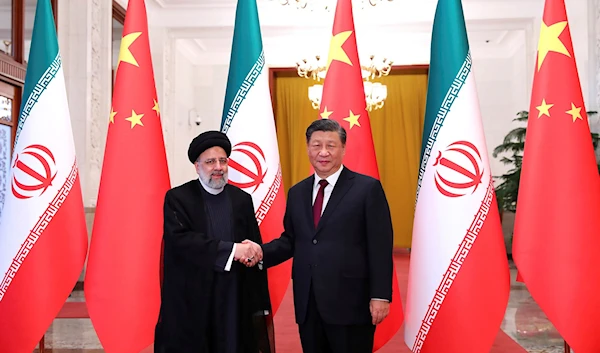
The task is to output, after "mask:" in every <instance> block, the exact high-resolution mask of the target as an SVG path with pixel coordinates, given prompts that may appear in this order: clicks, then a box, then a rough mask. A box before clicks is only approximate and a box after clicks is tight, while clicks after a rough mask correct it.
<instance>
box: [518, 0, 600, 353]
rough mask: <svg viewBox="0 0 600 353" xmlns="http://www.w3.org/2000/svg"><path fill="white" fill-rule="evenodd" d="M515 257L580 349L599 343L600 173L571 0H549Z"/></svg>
mask: <svg viewBox="0 0 600 353" xmlns="http://www.w3.org/2000/svg"><path fill="white" fill-rule="evenodd" d="M527 124H528V125H527V135H526V138H525V150H524V153H523V168H522V171H521V182H520V186H519V198H518V202H517V212H516V219H515V231H514V242H513V258H514V261H515V264H516V265H517V269H518V270H519V273H520V274H521V276H522V279H523V281H524V282H525V284H526V285H527V288H528V289H529V291H530V293H531V296H532V297H533V299H534V300H535V301H536V302H537V303H538V305H539V306H540V308H541V309H542V310H543V311H544V313H545V314H546V315H547V316H548V318H549V319H550V321H551V322H552V323H553V324H554V326H555V327H556V328H557V330H558V332H559V333H560V334H561V335H562V337H563V338H564V339H565V340H566V341H567V342H568V343H569V345H570V346H571V347H572V348H573V350H574V351H575V352H577V353H592V352H598V351H599V350H600V335H598V320H600V296H598V293H600V280H599V279H600V256H598V249H600V236H599V235H598V230H599V229H600V216H599V215H600V178H599V177H598V169H597V166H596V159H595V156H594V150H593V147H592V140H591V136H590V128H589V125H588V120H587V116H586V111H585V107H584V104H583V96H582V93H581V86H580V82H579V76H578V73H577V66H576V63H575V56H574V50H573V45H572V42H571V34H570V30H569V25H568V20H567V14H566V10H565V4H564V0H546V5H545V9H544V16H543V22H542V28H541V32H540V41H539V44H538V55H537V63H536V66H535V76H534V82H533V92H532V96H531V107H530V113H529V121H528V123H527Z"/></svg>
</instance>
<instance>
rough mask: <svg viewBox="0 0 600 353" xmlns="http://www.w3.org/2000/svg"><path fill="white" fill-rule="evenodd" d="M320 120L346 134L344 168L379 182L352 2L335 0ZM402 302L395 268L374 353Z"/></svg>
mask: <svg viewBox="0 0 600 353" xmlns="http://www.w3.org/2000/svg"><path fill="white" fill-rule="evenodd" d="M320 117H321V118H322V119H332V120H336V121H337V122H338V123H340V125H342V127H344V129H345V130H346V133H347V139H348V142H347V143H346V156H345V158H344V165H345V166H347V167H348V168H349V169H350V170H353V171H355V172H358V173H362V174H365V175H368V176H371V177H373V178H376V179H379V170H378V168H377V158H376V156H375V146H374V145H373V136H372V134H371V124H370V122H369V113H368V112H367V109H366V101H365V90H364V86H363V80H362V71H361V67H360V62H359V58H358V49H357V45H356V31H355V28H354V18H353V14H352V1H351V0H338V2H337V7H336V10H335V19H334V23H333V30H332V38H331V42H330V47H329V55H328V58H327V75H326V77H325V82H324V83H323V96H322V99H321V106H320ZM402 321H403V313H402V300H401V298H400V289H399V286H398V279H397V276H396V268H395V267H394V270H393V276H392V302H391V304H390V312H389V314H388V316H387V317H386V318H385V319H384V320H383V321H382V322H381V323H380V324H379V325H377V328H376V330H375V341H374V344H373V350H374V351H377V350H378V349H380V348H381V347H383V346H384V345H385V344H386V343H387V342H388V341H389V340H390V339H391V338H392V337H393V336H394V335H395V334H396V332H397V331H398V330H399V329H400V326H401V325H402Z"/></svg>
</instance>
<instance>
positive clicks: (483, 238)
mask: <svg viewBox="0 0 600 353" xmlns="http://www.w3.org/2000/svg"><path fill="white" fill-rule="evenodd" d="M509 290H510V281H509V269H508V263H507V258H506V249H505V245H504V240H503V236H502V229H501V226H500V217H499V215H498V207H497V205H496V198H495V193H494V186H493V180H492V176H491V173H490V164H489V160H488V151H487V149H486V143H485V138H484V133H483V126H482V121H481V115H480V112H479V103H478V98H477V88H476V85H475V78H474V75H473V61H472V58H471V52H470V50H469V43H468V40H467V32H466V29H465V22H464V15H463V10H462V5H461V2H460V0H439V1H438V5H437V10H436V14H435V19H434V24H433V35H432V43H431V62H430V71H429V88H428V92H427V106H426V111H425V125H424V131H423V147H422V150H421V167H420V170H419V179H418V187H417V203H416V210H415V219H414V228H413V240H412V253H411V259H410V270H409V279H408V293H407V308H406V326H405V342H406V344H407V345H408V347H409V348H411V349H412V351H413V352H415V353H416V352H422V353H439V352H444V353H459V352H460V353H462V352H489V351H490V349H491V347H492V344H493V342H494V339H495V337H496V335H497V333H498V330H499V328H500V324H501V323H502V318H503V317H504V312H505V309H506V304H507V302H508V295H509Z"/></svg>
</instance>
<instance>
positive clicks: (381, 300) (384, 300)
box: [234, 245, 389, 303]
mask: <svg viewBox="0 0 600 353" xmlns="http://www.w3.org/2000/svg"><path fill="white" fill-rule="evenodd" d="M234 246H235V245H234ZM371 300H378V301H380V302H388V303H389V300H387V299H380V298H371Z"/></svg>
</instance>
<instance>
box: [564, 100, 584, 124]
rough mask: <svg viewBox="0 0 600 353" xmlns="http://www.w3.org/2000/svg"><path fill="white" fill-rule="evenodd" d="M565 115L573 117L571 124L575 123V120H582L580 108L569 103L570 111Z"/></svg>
mask: <svg viewBox="0 0 600 353" xmlns="http://www.w3.org/2000/svg"><path fill="white" fill-rule="evenodd" d="M567 114H569V115H571V116H572V117H573V122H575V120H577V119H581V120H583V118H582V117H581V107H579V108H577V107H575V104H573V103H571V110H568V111H567Z"/></svg>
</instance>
